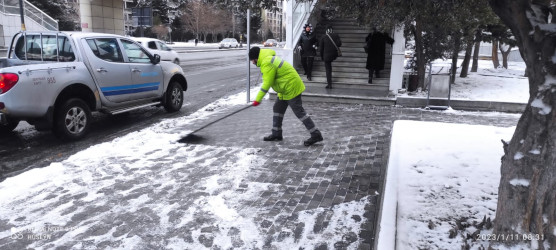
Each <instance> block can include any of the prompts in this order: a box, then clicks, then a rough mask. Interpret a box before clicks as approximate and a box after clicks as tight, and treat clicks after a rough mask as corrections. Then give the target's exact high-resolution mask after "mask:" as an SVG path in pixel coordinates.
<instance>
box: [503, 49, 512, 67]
mask: <svg viewBox="0 0 556 250" xmlns="http://www.w3.org/2000/svg"><path fill="white" fill-rule="evenodd" d="M511 51H512V46H508V49H507V50H504V49H502V46H500V53H502V67H504V68H505V69H507V68H508V56H509V55H510V52H511Z"/></svg>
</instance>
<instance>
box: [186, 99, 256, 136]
mask: <svg viewBox="0 0 556 250" xmlns="http://www.w3.org/2000/svg"><path fill="white" fill-rule="evenodd" d="M252 106H253V105H251V104H248V105H247V106H245V107H242V108H240V109H238V110H236V111H234V112H232V113H229V114H227V115H225V116H223V117H220V118H218V119H216V120H214V121H212V122H209V123H207V124H205V125H203V126H202V127H200V128H198V129H195V130H193V132H191V133H189V134H187V135H185V136H184V137H182V138H181V139H180V140H179V141H178V142H180V143H192V142H199V141H201V140H203V138H202V137H200V136H197V135H194V134H195V133H196V132H199V131H201V130H202V129H204V128H206V127H208V126H210V125H212V124H215V123H217V122H219V121H222V120H224V119H226V118H228V117H230V116H232V115H235V114H237V113H239V112H241V111H243V110H246V109H247V108H250V107H252Z"/></svg>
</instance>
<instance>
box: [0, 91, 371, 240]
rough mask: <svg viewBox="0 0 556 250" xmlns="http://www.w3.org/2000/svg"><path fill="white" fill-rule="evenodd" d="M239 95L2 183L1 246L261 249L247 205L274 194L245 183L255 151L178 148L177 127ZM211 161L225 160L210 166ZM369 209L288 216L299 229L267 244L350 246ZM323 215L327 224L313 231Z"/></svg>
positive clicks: (224, 107) (231, 104)
mask: <svg viewBox="0 0 556 250" xmlns="http://www.w3.org/2000/svg"><path fill="white" fill-rule="evenodd" d="M259 89H260V86H257V87H254V88H253V89H252V91H251V96H255V95H256V93H257V92H258V91H259ZM267 97H268V96H267ZM244 98H245V93H240V94H237V95H234V96H230V97H227V98H224V99H221V100H218V101H216V102H214V103H212V104H210V105H208V106H206V107H204V108H202V109H200V110H199V111H198V112H196V113H194V114H192V115H189V116H187V117H180V118H174V119H167V120H164V121H162V122H160V123H159V124H155V125H153V126H151V127H149V128H146V129H143V130H141V131H137V132H133V133H130V134H128V135H125V136H123V137H120V138H116V139H114V140H113V141H110V142H106V143H102V144H98V145H94V146H91V147H90V148H88V149H86V150H83V151H81V152H79V153H77V154H75V155H73V156H71V157H69V158H68V159H67V160H65V161H63V162H57V163H53V164H51V165H50V166H48V167H45V168H39V169H32V170H29V171H27V172H24V173H22V174H20V175H17V176H15V177H11V178H8V179H6V180H5V181H3V182H1V183H0V215H1V217H0V248H12V249H15V248H17V249H23V248H52V247H53V246H65V247H68V248H78V249H85V248H92V249H94V248H97V247H99V246H105V247H108V246H109V247H110V248H121V249H145V248H147V249H149V248H150V249H205V248H207V244H208V245H209V246H210V245H212V246H213V247H214V248H213V249H230V248H234V249H263V248H264V244H265V243H266V240H267V238H266V237H268V235H267V234H265V233H262V231H261V230H262V229H261V228H260V221H256V218H257V216H258V214H260V213H264V212H265V211H261V210H262V209H260V210H258V209H257V208H255V207H253V206H251V204H253V203H255V202H256V201H257V200H258V199H259V198H260V197H261V194H262V193H263V192H266V191H268V192H273V190H276V189H277V188H279V185H278V184H273V183H266V182H257V181H255V180H254V176H253V173H260V172H266V171H267V170H266V169H263V168H262V167H261V166H262V165H264V164H263V163H264V162H265V161H267V159H265V158H264V157H262V156H261V155H259V154H257V152H258V151H259V150H258V149H256V148H249V147H217V146H208V145H187V146H184V144H181V143H179V142H178V141H179V139H181V138H182V137H183V136H184V135H187V134H188V133H190V132H191V131H183V130H182V128H183V127H185V125H187V124H192V123H203V122H204V121H202V120H201V119H207V118H209V117H210V116H212V115H214V114H218V113H219V112H229V109H230V108H237V106H238V105H245V99H244ZM147 145H148V146H147ZM214 155H219V156H223V155H227V157H226V159H228V160H227V161H225V162H222V161H220V162H218V163H216V162H215V161H216V159H217V157H213V156H214ZM192 190H193V191H192ZM368 202H369V200H368V198H363V199H361V200H358V201H352V202H347V203H342V204H340V205H338V206H335V207H333V208H332V209H324V208H316V209H309V210H304V211H301V212H299V213H297V214H296V219H291V223H294V225H303V226H301V227H300V228H301V230H300V231H296V232H293V231H291V232H287V231H281V232H278V233H280V235H282V234H284V236H282V240H281V241H279V242H272V243H271V246H272V248H273V249H300V248H302V247H305V246H316V245H319V244H322V243H323V242H325V243H328V247H329V249H331V248H332V247H333V245H334V243H336V242H339V241H342V240H345V239H346V235H355V236H354V237H352V238H355V239H357V232H359V230H360V228H361V225H362V223H365V222H366V219H365V218H364V216H363V214H364V213H365V209H364V208H365V205H366V204H368ZM286 215H287V216H291V214H288V213H285V214H281V213H280V214H278V215H277V216H286ZM323 216H325V217H326V218H330V222H329V226H327V227H326V228H325V229H323V230H322V231H320V232H314V225H316V223H318V222H317V221H319V218H321V219H320V220H322V217H323ZM354 218H357V219H354ZM296 229H297V228H296ZM153 237H154V238H156V237H158V238H160V240H156V239H153ZM294 237H295V239H294ZM153 242H154V243H153ZM12 244H15V245H12ZM18 244H22V245H18ZM106 244H108V245H106ZM153 244H154V245H153ZM100 248H103V247H100ZM352 248H353V247H352Z"/></svg>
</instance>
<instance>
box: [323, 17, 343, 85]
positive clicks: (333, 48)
mask: <svg viewBox="0 0 556 250" xmlns="http://www.w3.org/2000/svg"><path fill="white" fill-rule="evenodd" d="M341 46H342V40H341V39H340V37H339V36H338V35H337V34H334V33H333V32H332V27H330V26H328V27H327V28H326V35H324V36H323V37H322V38H321V39H320V42H319V52H320V56H321V59H322V60H323V61H324V68H325V69H326V82H327V83H328V84H327V85H326V88H327V89H331V88H332V61H334V60H336V58H338V56H339V55H341V54H340V47H341Z"/></svg>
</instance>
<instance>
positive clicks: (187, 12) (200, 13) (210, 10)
mask: <svg viewBox="0 0 556 250" xmlns="http://www.w3.org/2000/svg"><path fill="white" fill-rule="evenodd" d="M183 13H184V14H183V15H182V20H183V21H184V26H185V28H186V29H189V30H191V31H192V32H193V33H194V34H195V36H196V37H197V38H200V36H202V37H203V40H204V41H205V42H207V35H209V34H210V35H212V42H217V40H216V39H217V36H218V34H221V33H226V32H227V31H229V30H231V29H232V24H231V23H230V21H229V20H231V13H230V11H229V10H225V9H222V8H221V7H220V6H219V5H217V4H214V3H211V2H205V1H201V0H192V1H191V2H189V3H188V4H187V5H186V6H185V9H184V11H183Z"/></svg>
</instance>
